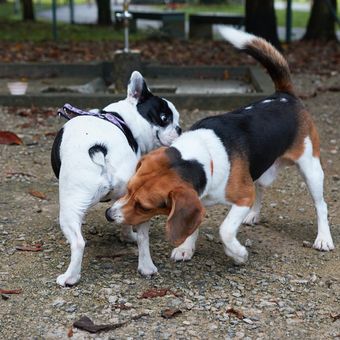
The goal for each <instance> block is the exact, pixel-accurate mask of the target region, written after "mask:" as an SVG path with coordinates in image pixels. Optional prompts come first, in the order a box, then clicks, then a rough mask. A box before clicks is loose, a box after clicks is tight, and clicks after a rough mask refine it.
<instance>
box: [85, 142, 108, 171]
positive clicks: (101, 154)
mask: <svg viewBox="0 0 340 340" xmlns="http://www.w3.org/2000/svg"><path fill="white" fill-rule="evenodd" d="M106 155H107V148H106V146H105V145H103V144H95V145H93V146H92V147H91V148H89V156H90V158H91V159H92V162H94V163H96V164H98V165H100V166H102V167H105V165H106V164H105V156H106Z"/></svg>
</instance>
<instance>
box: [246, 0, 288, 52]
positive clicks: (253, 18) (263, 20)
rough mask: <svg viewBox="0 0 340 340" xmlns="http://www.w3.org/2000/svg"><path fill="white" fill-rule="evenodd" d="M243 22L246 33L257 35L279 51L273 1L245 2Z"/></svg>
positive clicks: (257, 0)
mask: <svg viewBox="0 0 340 340" xmlns="http://www.w3.org/2000/svg"><path fill="white" fill-rule="evenodd" d="M245 22H246V31H247V32H249V33H253V34H255V35H258V36H260V37H262V38H264V39H266V40H268V41H270V42H271V43H272V44H273V45H274V46H275V47H276V48H278V49H281V44H280V41H279V37H278V34H277V23H276V15H275V9H274V0H246V18H245Z"/></svg>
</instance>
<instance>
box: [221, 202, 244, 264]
mask: <svg viewBox="0 0 340 340" xmlns="http://www.w3.org/2000/svg"><path fill="white" fill-rule="evenodd" d="M249 211H250V208H249V207H242V206H237V205H235V204H234V205H233V206H232V207H231V209H230V211H229V214H228V216H227V217H226V219H225V220H224V221H223V223H222V224H221V226H220V236H221V239H222V241H223V244H224V250H225V253H226V254H227V255H228V256H230V257H231V258H232V259H233V260H234V261H235V263H236V264H243V263H245V262H247V260H248V252H247V250H246V248H245V247H244V246H242V245H241V243H240V242H239V241H238V240H237V238H236V235H237V231H238V228H239V226H240V224H241V223H242V221H243V219H244V218H245V217H246V216H247V214H248V213H249Z"/></svg>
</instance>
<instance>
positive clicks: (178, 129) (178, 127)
mask: <svg viewBox="0 0 340 340" xmlns="http://www.w3.org/2000/svg"><path fill="white" fill-rule="evenodd" d="M175 129H176V132H177V133H178V136H180V135H181V133H182V129H181V127H180V126H179V125H177V126H176V128H175Z"/></svg>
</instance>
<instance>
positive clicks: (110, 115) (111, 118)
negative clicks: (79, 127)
mask: <svg viewBox="0 0 340 340" xmlns="http://www.w3.org/2000/svg"><path fill="white" fill-rule="evenodd" d="M57 113H58V115H59V116H63V117H64V118H66V119H67V120H70V119H72V118H74V117H78V116H93V117H97V118H100V119H104V120H106V121H108V122H110V123H111V124H113V125H115V126H117V127H118V128H119V129H120V130H121V131H122V132H123V134H124V135H125V137H126V139H127V141H128V143H129V145H130V147H131V149H132V150H133V151H134V152H135V153H137V152H138V144H137V142H136V140H135V138H134V137H133V134H132V132H131V130H130V128H129V127H128V126H127V124H126V123H125V120H124V119H123V118H122V117H121V116H120V115H119V114H118V113H117V112H107V111H104V110H102V111H99V112H89V111H83V110H81V109H78V108H77V107H74V106H72V105H70V104H65V105H64V106H63V107H62V108H61V109H59V110H58V111H57Z"/></svg>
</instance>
